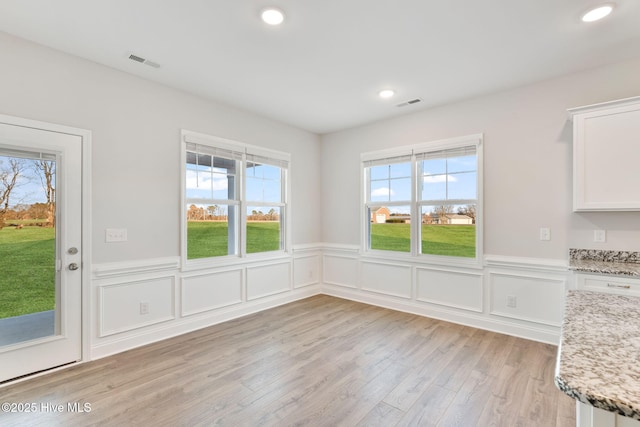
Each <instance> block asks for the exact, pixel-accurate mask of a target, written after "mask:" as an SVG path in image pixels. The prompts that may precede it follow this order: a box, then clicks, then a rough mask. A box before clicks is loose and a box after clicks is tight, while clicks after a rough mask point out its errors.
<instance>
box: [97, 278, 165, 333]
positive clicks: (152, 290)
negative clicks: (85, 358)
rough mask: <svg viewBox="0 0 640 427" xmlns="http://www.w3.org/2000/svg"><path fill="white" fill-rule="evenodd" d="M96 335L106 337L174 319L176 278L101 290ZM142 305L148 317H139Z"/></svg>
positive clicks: (151, 280)
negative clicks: (145, 308)
mask: <svg viewBox="0 0 640 427" xmlns="http://www.w3.org/2000/svg"><path fill="white" fill-rule="evenodd" d="M99 289H100V294H99V298H100V300H99V301H100V303H99V304H100V313H99V319H100V320H99V334H100V337H105V336H108V335H112V334H117V333H120V332H125V331H130V330H132V329H136V328H142V327H144V326H149V325H154V324H156V323H160V322H165V321H167V320H172V319H174V318H175V312H174V307H175V277H173V276H171V277H160V278H155V279H147V280H138V281H130V282H124V283H116V284H111V285H104V286H101V287H100V288H99ZM141 303H146V304H147V307H148V313H146V314H141V307H140V305H141Z"/></svg>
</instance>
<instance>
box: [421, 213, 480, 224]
mask: <svg viewBox="0 0 640 427" xmlns="http://www.w3.org/2000/svg"><path fill="white" fill-rule="evenodd" d="M422 222H423V223H424V224H450V225H472V224H473V218H471V217H470V216H468V215H461V214H447V215H442V216H441V215H438V214H437V213H431V214H426V215H424V216H423V217H422Z"/></svg>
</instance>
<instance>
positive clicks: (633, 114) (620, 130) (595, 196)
mask: <svg viewBox="0 0 640 427" xmlns="http://www.w3.org/2000/svg"><path fill="white" fill-rule="evenodd" d="M569 114H570V117H571V118H572V120H573V210H574V211H576V212H578V211H640V96H638V97H634V98H628V99H622V100H619V101H611V102H605V103H602V104H595V105H589V106H586V107H578V108H572V109H570V110H569Z"/></svg>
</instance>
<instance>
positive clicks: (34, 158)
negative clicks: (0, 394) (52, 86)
mask: <svg viewBox="0 0 640 427" xmlns="http://www.w3.org/2000/svg"><path fill="white" fill-rule="evenodd" d="M89 135H90V134H89V132H87V131H82V130H77V129H72V128H67V127H62V126H57V125H50V124H46V123H40V122H33V121H28V120H23V119H18V118H13V117H8V116H1V115H0V226H1V227H2V228H1V229H0V382H3V381H7V380H11V379H14V378H17V377H20V376H24V375H28V374H31V373H35V372H39V371H43V370H47V369H51V368H54V367H57V366H61V365H65V364H68V363H72V362H76V361H79V360H80V359H81V356H82V309H81V304H82V276H83V275H82V259H83V257H82V250H83V248H82V182H83V179H82V176H83V175H82V174H83V171H82V165H83V162H82V156H83V154H82V150H83V142H86V141H84V140H85V139H86V140H88V138H89ZM7 190H9V191H7ZM7 193H8V194H7Z"/></svg>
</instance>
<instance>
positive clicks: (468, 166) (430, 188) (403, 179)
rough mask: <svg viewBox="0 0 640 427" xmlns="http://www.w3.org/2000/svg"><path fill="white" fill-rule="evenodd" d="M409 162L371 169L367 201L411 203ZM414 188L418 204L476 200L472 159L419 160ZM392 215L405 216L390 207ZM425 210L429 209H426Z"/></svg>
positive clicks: (400, 208) (399, 208) (403, 210)
mask: <svg viewBox="0 0 640 427" xmlns="http://www.w3.org/2000/svg"><path fill="white" fill-rule="evenodd" d="M411 165H412V163H411V162H405V163H395V164H389V165H381V166H372V167H371V168H370V181H371V183H370V185H371V187H370V202H374V203H376V204H378V203H379V204H380V205H384V202H403V201H406V202H408V203H409V202H411ZM418 173H419V174H420V176H421V180H420V181H419V182H420V184H421V188H420V189H418V192H419V197H420V200H421V201H427V202H428V201H433V202H434V204H441V202H442V201H446V200H453V199H458V200H461V199H462V200H474V199H476V198H477V189H476V181H477V173H476V156H475V155H472V156H459V157H453V158H439V159H428V160H422V161H420V171H419V172H418ZM389 209H390V211H391V212H392V213H408V212H409V211H410V208H409V204H407V205H406V206H390V207H389ZM427 211H429V209H427Z"/></svg>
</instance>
